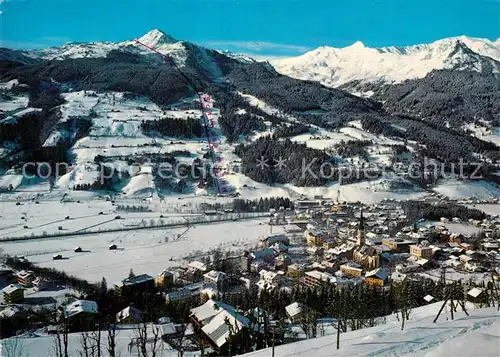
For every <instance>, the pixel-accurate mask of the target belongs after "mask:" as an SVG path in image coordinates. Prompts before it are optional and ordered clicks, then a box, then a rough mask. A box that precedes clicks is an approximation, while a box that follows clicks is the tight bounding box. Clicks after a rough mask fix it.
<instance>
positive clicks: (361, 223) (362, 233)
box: [357, 209, 365, 247]
mask: <svg viewBox="0 0 500 357" xmlns="http://www.w3.org/2000/svg"><path fill="white" fill-rule="evenodd" d="M357 245H358V247H362V246H364V245H365V220H364V218H363V209H361V215H360V217H359V226H358V239H357Z"/></svg>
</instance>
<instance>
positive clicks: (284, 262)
mask: <svg viewBox="0 0 500 357" xmlns="http://www.w3.org/2000/svg"><path fill="white" fill-rule="evenodd" d="M291 263H292V258H291V257H290V256H289V255H288V254H286V253H281V254H280V255H278V256H277V257H276V268H278V269H280V268H281V269H284V270H286V269H287V268H288V266H289V265H290V264H291Z"/></svg>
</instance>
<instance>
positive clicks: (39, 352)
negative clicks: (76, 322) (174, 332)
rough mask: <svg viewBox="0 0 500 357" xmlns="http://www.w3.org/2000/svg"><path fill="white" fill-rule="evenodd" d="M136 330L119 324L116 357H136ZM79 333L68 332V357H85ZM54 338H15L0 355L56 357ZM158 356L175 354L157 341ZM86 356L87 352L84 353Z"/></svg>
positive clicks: (0, 344)
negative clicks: (133, 342) (132, 346)
mask: <svg viewBox="0 0 500 357" xmlns="http://www.w3.org/2000/svg"><path fill="white" fill-rule="evenodd" d="M148 331H149V332H148V335H149V336H151V335H152V328H151V327H149V326H148ZM106 336H107V332H106V331H103V332H102V338H101V346H102V347H101V350H102V354H101V356H103V357H108V356H109V354H108V352H107V340H106V339H107V337H106ZM137 336H138V331H137V329H135V328H134V326H133V325H121V326H119V327H118V329H117V331H116V340H115V341H116V349H115V355H116V356H122V357H135V356H140V355H139V354H138V352H137V346H136V345H134V348H133V349H132V351H131V350H130V346H129V344H130V342H131V341H132V340H133V339H135V338H137ZM81 339H82V338H81V334H80V333H71V334H69V335H68V356H69V357H78V356H85V352H84V349H83V348H82V346H81V344H82V342H81ZM54 348H55V344H54V335H48V334H47V333H46V332H45V331H44V330H43V329H41V330H38V331H35V332H32V333H26V334H24V335H21V336H19V337H16V338H11V339H5V340H2V341H0V352H2V350H3V351H4V352H5V353H0V355H1V356H6V357H7V356H15V357H47V356H51V357H52V356H55V353H54ZM147 349H148V355H149V356H151V355H152V353H153V352H152V351H153V348H152V342H151V343H150V344H148V347H147ZM155 351H156V356H157V357H177V356H178V355H179V354H178V351H177V350H175V349H173V348H172V347H171V346H169V345H168V344H167V343H165V342H161V341H160V342H158V343H157V347H156V349H155ZM87 353H90V352H89V351H87ZM184 356H185V357H196V356H200V353H199V352H198V353H195V352H189V351H186V352H184Z"/></svg>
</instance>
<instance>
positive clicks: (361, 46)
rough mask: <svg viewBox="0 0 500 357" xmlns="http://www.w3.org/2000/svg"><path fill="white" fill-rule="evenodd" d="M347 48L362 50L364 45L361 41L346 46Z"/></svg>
mask: <svg viewBox="0 0 500 357" xmlns="http://www.w3.org/2000/svg"><path fill="white" fill-rule="evenodd" d="M347 48H353V49H363V48H366V46H365V44H364V43H363V42H361V41H356V42H354V43H353V44H352V45H350V46H347Z"/></svg>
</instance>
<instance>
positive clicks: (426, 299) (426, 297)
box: [424, 295, 434, 302]
mask: <svg viewBox="0 0 500 357" xmlns="http://www.w3.org/2000/svg"><path fill="white" fill-rule="evenodd" d="M424 300H425V301H427V302H431V301H432V300H434V296H431V295H425V296H424Z"/></svg>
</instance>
